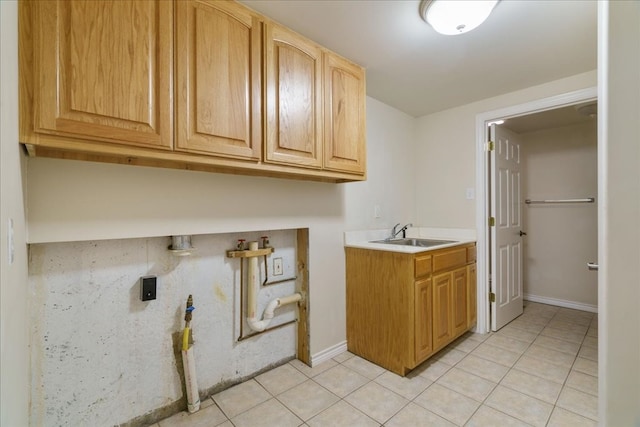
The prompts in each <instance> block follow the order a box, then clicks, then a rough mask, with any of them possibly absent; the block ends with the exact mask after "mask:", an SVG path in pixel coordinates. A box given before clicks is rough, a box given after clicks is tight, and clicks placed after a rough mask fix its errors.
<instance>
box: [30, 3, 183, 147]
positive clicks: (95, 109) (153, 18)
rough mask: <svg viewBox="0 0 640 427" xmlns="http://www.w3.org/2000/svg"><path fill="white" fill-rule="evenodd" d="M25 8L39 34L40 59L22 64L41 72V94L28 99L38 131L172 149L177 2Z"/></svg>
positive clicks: (36, 53)
mask: <svg viewBox="0 0 640 427" xmlns="http://www.w3.org/2000/svg"><path fill="white" fill-rule="evenodd" d="M23 7H24V8H23V10H22V12H21V15H22V17H26V19H22V20H21V25H32V28H31V31H30V34H29V36H31V37H32V38H33V45H32V46H33V52H30V53H32V54H33V57H32V59H33V64H31V66H30V67H25V68H23V70H21V71H24V72H27V73H33V82H34V87H33V98H32V99H30V100H23V102H31V103H32V107H33V124H32V129H30V131H31V132H36V133H41V134H52V135H59V136H66V137H72V138H81V139H84V140H89V141H99V142H107V143H109V142H112V143H117V144H124V145H133V146H144V147H153V148H165V149H171V148H172V145H173V125H172V124H173V113H172V102H173V101H172V96H173V95H172V82H171V79H172V75H173V73H172V70H173V51H172V48H173V44H172V37H173V5H172V4H171V3H170V2H166V1H157V0H149V1H146V0H141V1H134V0H122V1H62V0H59V1H33V2H24V4H23ZM31 18H33V19H31ZM27 44H28V43H25V45H27ZM22 114H29V113H26V112H25V111H23V112H22Z"/></svg>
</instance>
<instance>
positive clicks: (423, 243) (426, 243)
mask: <svg viewBox="0 0 640 427" xmlns="http://www.w3.org/2000/svg"><path fill="white" fill-rule="evenodd" d="M455 242H456V241H455V240H435V239H385V240H372V241H371V242H369V243H384V244H387V245H401V246H419V247H421V248H430V247H431V246H439V245H444V244H447V243H455Z"/></svg>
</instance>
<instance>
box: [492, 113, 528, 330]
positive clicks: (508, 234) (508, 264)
mask: <svg viewBox="0 0 640 427" xmlns="http://www.w3.org/2000/svg"><path fill="white" fill-rule="evenodd" d="M491 135H492V137H491V140H492V141H494V150H493V151H491V216H492V217H494V218H495V226H492V227H491V248H492V249H491V292H492V293H493V294H495V299H493V300H492V302H491V330H493V331H497V330H498V329H500V328H502V327H503V326H504V325H506V324H507V323H509V322H510V321H512V320H513V319H515V318H516V317H518V316H519V315H521V314H522V309H523V305H522V301H523V299H522V256H523V255H522V236H521V235H520V232H521V231H522V214H521V207H522V196H521V191H520V187H521V184H520V177H521V174H520V142H519V141H518V135H516V134H514V133H513V132H510V131H509V130H507V129H504V128H501V127H499V126H496V125H491Z"/></svg>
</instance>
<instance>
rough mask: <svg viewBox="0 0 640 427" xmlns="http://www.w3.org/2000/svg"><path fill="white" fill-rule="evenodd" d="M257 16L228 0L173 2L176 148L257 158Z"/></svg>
mask: <svg viewBox="0 0 640 427" xmlns="http://www.w3.org/2000/svg"><path fill="white" fill-rule="evenodd" d="M261 28H262V23H261V22H260V19H259V17H258V16H257V15H256V14H254V13H252V12H251V11H250V10H249V9H247V8H245V7H243V6H241V5H240V4H238V3H234V2H223V1H211V0H210V1H199V0H188V1H187V0H181V1H178V2H176V89H177V90H176V147H177V149H178V150H184V151H189V152H196V153H198V152H200V153H211V154H215V155H221V156H229V157H238V158H243V159H253V160H259V159H260V151H261V143H262V128H261V125H262V121H261V113H262V105H261V102H262V101H261V100H262V97H261V91H262V85H261V61H260V60H261V52H260V50H261V48H262V44H261V37H262V34H261Z"/></svg>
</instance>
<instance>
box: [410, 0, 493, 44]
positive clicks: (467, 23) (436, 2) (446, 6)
mask: <svg viewBox="0 0 640 427" xmlns="http://www.w3.org/2000/svg"><path fill="white" fill-rule="evenodd" d="M496 4H498V0H422V3H420V16H422V19H424V20H425V21H426V22H427V23H428V24H429V25H431V26H432V27H433V29H434V30H436V31H437V32H439V33H440V34H445V35H448V36H453V35H456V34H462V33H467V32H469V31H471V30H473V29H474V28H476V27H478V26H479V25H480V24H482V23H483V22H484V21H485V19H487V18H488V17H489V14H490V13H491V11H492V10H493V8H494V7H495V6H496Z"/></svg>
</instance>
